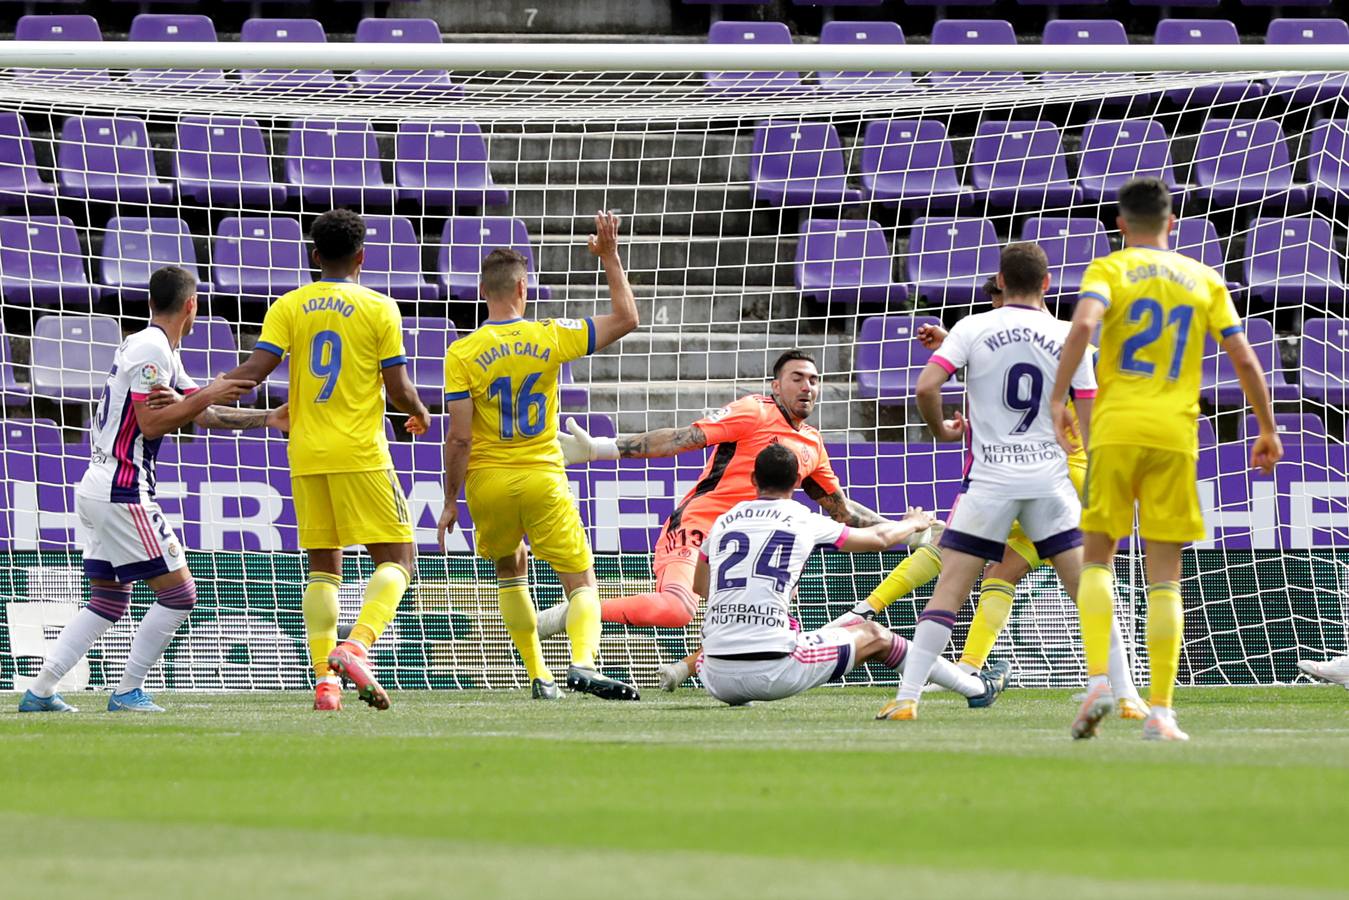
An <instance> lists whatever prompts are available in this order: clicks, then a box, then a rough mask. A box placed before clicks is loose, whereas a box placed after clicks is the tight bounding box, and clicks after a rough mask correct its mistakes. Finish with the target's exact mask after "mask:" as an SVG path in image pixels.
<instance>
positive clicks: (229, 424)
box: [192, 406, 290, 431]
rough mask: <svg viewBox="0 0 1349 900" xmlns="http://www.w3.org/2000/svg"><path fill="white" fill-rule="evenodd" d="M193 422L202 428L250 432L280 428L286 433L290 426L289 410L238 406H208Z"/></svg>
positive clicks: (284, 407)
mask: <svg viewBox="0 0 1349 900" xmlns="http://www.w3.org/2000/svg"><path fill="white" fill-rule="evenodd" d="M192 421H193V422H195V423H197V424H198V425H200V426H201V427H202V428H224V429H229V430H232V431H248V430H249V429H252V428H279V429H281V430H282V431H286V430H287V428H288V427H289V425H290V414H289V409H288V408H287V407H286V406H281V407H278V408H277V409H240V408H239V407H237V406H208V407H206V409H205V410H203V411H202V412H201V414H200V415H198V416H197V417H196V418H195V419H193V420H192Z"/></svg>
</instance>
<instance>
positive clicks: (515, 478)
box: [464, 469, 594, 572]
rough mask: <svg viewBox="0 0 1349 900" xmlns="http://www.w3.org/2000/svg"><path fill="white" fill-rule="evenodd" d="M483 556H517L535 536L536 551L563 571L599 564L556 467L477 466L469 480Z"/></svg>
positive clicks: (472, 512) (468, 493) (563, 476)
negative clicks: (481, 467) (518, 550)
mask: <svg viewBox="0 0 1349 900" xmlns="http://www.w3.org/2000/svg"><path fill="white" fill-rule="evenodd" d="M464 495H465V496H466V497H467V499H468V511H469V514H470V515H472V516H473V528H474V529H475V533H476V538H475V543H476V545H477V550H478V555H479V556H484V557H486V558H487V559H501V558H503V557H507V556H511V555H513V554H514V553H515V550H516V548H517V547H519V546H520V540H521V539H522V538H524V537H528V538H529V547H530V550H532V551H533V553H534V555H535V556H537V557H538V558H539V559H542V560H544V561H545V562H547V563H548V564H549V565H551V566H552V567H553V569H554V571H557V572H584V571H586V570H587V569H589V568H590V567H591V565H592V564H593V563H594V559H593V557H591V555H590V541H589V540H587V539H586V533H585V529H584V528H583V527H582V526H581V514H580V513H579V512H578V511H577V509H576V501H575V500H574V499H572V495H571V490H570V489H569V487H568V484H567V476H566V474H565V473H564V472H562V471H560V470H553V469H475V470H473V471H471V472H469V473H468V481H467V483H466V484H465V485H464Z"/></svg>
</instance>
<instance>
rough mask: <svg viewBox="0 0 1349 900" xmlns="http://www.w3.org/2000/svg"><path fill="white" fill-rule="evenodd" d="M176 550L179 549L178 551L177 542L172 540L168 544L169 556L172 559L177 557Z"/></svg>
mask: <svg viewBox="0 0 1349 900" xmlns="http://www.w3.org/2000/svg"><path fill="white" fill-rule="evenodd" d="M178 552H179V551H178V542H177V541H174V542H173V543H171V544H169V556H172V557H173V558H174V559H177V558H178Z"/></svg>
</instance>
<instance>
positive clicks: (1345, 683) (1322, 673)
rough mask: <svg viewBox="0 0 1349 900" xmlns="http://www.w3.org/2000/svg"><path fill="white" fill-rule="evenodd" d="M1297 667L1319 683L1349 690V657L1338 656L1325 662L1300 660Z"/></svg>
mask: <svg viewBox="0 0 1349 900" xmlns="http://www.w3.org/2000/svg"><path fill="white" fill-rule="evenodd" d="M1297 667H1298V668H1299V669H1301V670H1302V671H1303V672H1304V673H1306V674H1307V675H1310V676H1311V677H1313V678H1315V679H1316V680H1318V681H1324V682H1326V683H1328V684H1338V685H1340V686H1341V687H1343V688H1346V689H1349V656H1336V657H1332V658H1331V659H1327V660H1325V661H1324V662H1321V661H1317V660H1314V659H1299V660H1298V661H1297Z"/></svg>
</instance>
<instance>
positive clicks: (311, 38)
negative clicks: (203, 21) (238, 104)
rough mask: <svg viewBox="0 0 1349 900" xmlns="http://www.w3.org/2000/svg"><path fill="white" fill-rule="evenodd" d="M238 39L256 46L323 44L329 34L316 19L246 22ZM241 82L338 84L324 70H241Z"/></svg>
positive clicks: (266, 85) (278, 85)
mask: <svg viewBox="0 0 1349 900" xmlns="http://www.w3.org/2000/svg"><path fill="white" fill-rule="evenodd" d="M239 40H241V41H254V42H259V43H273V42H287V43H301V42H303V43H307V44H323V43H326V42H327V40H328V35H327V34H326V33H325V32H324V31H323V23H322V22H320V21H319V20H318V19H249V20H248V21H246V22H244V24H243V28H241V29H240V30H239ZM239 75H240V76H241V77H242V78H243V83H244V84H246V85H248V86H249V87H258V88H283V89H287V90H289V89H294V88H310V89H314V88H330V87H333V86H334V85H336V84H337V79H335V78H334V77H333V73H332V72H331V71H329V70H327V69H310V70H301V71H294V70H287V69H243V70H241V71H240V72H239Z"/></svg>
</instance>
